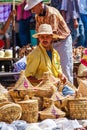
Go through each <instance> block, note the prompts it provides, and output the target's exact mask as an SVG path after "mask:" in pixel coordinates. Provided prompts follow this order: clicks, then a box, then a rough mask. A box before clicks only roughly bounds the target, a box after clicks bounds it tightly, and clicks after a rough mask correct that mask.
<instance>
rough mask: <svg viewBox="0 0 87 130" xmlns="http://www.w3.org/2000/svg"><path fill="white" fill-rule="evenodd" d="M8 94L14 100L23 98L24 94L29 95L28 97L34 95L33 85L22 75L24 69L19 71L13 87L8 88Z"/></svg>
mask: <svg viewBox="0 0 87 130" xmlns="http://www.w3.org/2000/svg"><path fill="white" fill-rule="evenodd" d="M9 94H10V96H11V97H12V99H13V100H14V101H17V100H18V101H20V100H23V98H24V96H25V95H29V96H30V97H32V96H33V95H34V89H33V86H32V84H31V83H30V82H29V81H28V79H27V78H26V76H25V75H24V71H21V75H20V77H19V79H18V81H17V82H16V84H15V86H14V87H13V89H10V90H9Z"/></svg>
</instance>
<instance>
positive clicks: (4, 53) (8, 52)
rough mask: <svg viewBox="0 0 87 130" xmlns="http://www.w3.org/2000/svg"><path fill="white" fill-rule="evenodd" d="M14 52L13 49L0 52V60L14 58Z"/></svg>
mask: <svg viewBox="0 0 87 130" xmlns="http://www.w3.org/2000/svg"><path fill="white" fill-rule="evenodd" d="M12 57H13V52H12V50H11V49H5V50H0V58H12Z"/></svg>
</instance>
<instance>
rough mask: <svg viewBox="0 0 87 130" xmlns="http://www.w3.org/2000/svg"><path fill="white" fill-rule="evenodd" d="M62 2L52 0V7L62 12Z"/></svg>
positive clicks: (60, 0)
mask: <svg viewBox="0 0 87 130" xmlns="http://www.w3.org/2000/svg"><path fill="white" fill-rule="evenodd" d="M61 3H62V0H51V3H50V5H51V6H52V7H55V8H56V9H58V10H59V11H60V9H61Z"/></svg>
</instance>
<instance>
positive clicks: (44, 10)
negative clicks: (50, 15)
mask: <svg viewBox="0 0 87 130" xmlns="http://www.w3.org/2000/svg"><path fill="white" fill-rule="evenodd" d="M45 15H46V5H44V9H43V13H41V14H39V16H45Z"/></svg>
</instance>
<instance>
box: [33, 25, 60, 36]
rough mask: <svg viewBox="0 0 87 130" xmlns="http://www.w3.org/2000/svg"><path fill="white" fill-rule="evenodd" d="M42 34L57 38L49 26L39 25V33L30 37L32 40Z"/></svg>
mask: <svg viewBox="0 0 87 130" xmlns="http://www.w3.org/2000/svg"><path fill="white" fill-rule="evenodd" d="M43 34H48V35H52V36H53V38H58V35H57V34H54V33H53V31H52V27H51V25H49V24H41V25H40V26H39V31H38V33H36V34H34V35H32V36H33V37H34V38H38V35H43Z"/></svg>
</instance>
